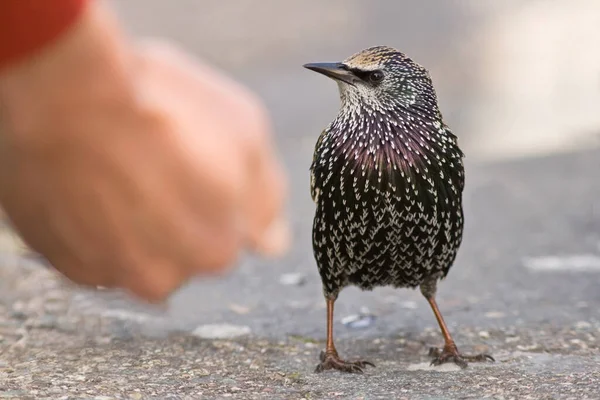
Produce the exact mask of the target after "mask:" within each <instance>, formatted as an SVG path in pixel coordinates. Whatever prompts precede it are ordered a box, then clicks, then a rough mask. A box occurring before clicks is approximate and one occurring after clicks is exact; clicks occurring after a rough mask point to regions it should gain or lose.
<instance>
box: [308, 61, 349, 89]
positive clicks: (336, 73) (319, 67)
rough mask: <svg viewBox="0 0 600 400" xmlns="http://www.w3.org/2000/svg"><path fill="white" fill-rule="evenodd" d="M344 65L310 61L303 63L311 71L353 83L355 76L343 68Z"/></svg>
mask: <svg viewBox="0 0 600 400" xmlns="http://www.w3.org/2000/svg"><path fill="white" fill-rule="evenodd" d="M343 67H344V65H343V64H342V63H310V64H304V68H307V69H310V70H312V71H315V72H318V73H320V74H323V75H325V76H328V77H330V78H331V79H334V80H337V81H343V82H346V83H349V84H351V85H353V84H354V83H353V82H354V79H355V76H354V74H353V73H352V72H350V71H348V70H347V69H345V68H343Z"/></svg>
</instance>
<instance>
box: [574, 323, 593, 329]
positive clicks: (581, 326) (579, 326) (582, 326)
mask: <svg viewBox="0 0 600 400" xmlns="http://www.w3.org/2000/svg"><path fill="white" fill-rule="evenodd" d="M591 327H592V324H590V323H589V322H587V321H579V322H577V323H576V324H575V329H580V330H585V329H590V328H591Z"/></svg>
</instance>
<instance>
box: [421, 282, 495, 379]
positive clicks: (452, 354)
mask: <svg viewBox="0 0 600 400" xmlns="http://www.w3.org/2000/svg"><path fill="white" fill-rule="evenodd" d="M436 288H437V277H435V278H430V279H427V280H426V281H425V282H423V283H422V284H421V293H423V296H425V298H426V299H427V301H428V302H429V305H430V306H431V309H432V310H433V314H434V315H435V319H436V320H437V322H438V324H439V325H440V330H441V331H442V335H443V336H444V348H443V349H442V350H440V349H438V348H436V347H432V348H430V349H429V356H431V357H433V360H432V361H431V364H432V365H441V364H444V363H447V362H454V363H455V364H456V365H458V366H460V367H461V368H466V367H467V361H471V362H482V361H488V360H489V361H495V360H494V358H493V357H492V356H490V355H488V354H476V355H465V354H461V353H460V352H459V351H458V348H457V347H456V343H454V339H452V335H450V331H449V330H448V327H447V326H446V322H444V318H443V317H442V313H441V312H440V310H439V308H438V305H437V302H436V301H435V292H436Z"/></svg>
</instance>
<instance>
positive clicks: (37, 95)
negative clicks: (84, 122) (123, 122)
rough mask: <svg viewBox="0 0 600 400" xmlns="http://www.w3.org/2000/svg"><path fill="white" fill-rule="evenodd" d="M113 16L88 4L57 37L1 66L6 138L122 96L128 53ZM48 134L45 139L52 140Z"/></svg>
mask: <svg viewBox="0 0 600 400" xmlns="http://www.w3.org/2000/svg"><path fill="white" fill-rule="evenodd" d="M130 53H131V51H130V49H129V45H128V43H127V40H126V37H125V35H124V34H123V33H122V32H121V30H120V29H119V26H118V23H117V21H116V19H115V17H114V15H113V14H112V13H111V12H110V10H107V9H106V8H105V7H104V6H102V5H101V4H99V3H97V2H93V3H91V4H89V5H88V6H87V7H86V9H85V10H83V13H82V15H81V16H80V17H79V19H78V21H76V22H75V23H74V24H73V26H71V27H69V28H68V30H67V31H66V32H64V33H63V34H62V35H61V37H59V38H57V39H56V40H55V41H54V42H53V43H50V44H48V45H47V46H45V47H44V48H43V49H40V51H38V52H37V53H36V54H35V55H32V56H30V57H26V58H24V59H22V60H20V61H19V62H17V63H14V64H12V65H10V66H9V67H7V68H4V69H2V70H0V122H1V123H2V124H3V125H4V127H5V129H4V132H3V134H4V135H13V136H14V135H16V136H17V137H11V138H10V139H12V140H16V141H19V140H21V139H23V140H30V139H32V140H35V139H37V138H33V137H31V135H35V134H37V133H38V132H39V131H40V128H42V130H43V131H46V130H47V127H46V128H45V127H44V126H43V125H42V126H40V124H47V123H48V122H50V121H55V120H56V119H57V118H61V117H62V118H65V117H69V115H70V117H73V118H76V117H77V115H78V114H77V113H78V111H82V109H83V108H85V107H86V106H87V105H88V104H90V102H93V101H97V100H98V99H102V98H104V99H106V100H109V99H112V100H114V101H120V100H122V99H123V97H125V96H127V94H128V93H129V92H131V89H130V88H128V87H127V86H128V85H129V86H131V85H132V79H128V78H129V76H128V75H130V74H132V72H133V71H132V68H131V67H132V65H131V64H132V59H131V58H132V57H131V56H130ZM51 139H52V138H44V140H51Z"/></svg>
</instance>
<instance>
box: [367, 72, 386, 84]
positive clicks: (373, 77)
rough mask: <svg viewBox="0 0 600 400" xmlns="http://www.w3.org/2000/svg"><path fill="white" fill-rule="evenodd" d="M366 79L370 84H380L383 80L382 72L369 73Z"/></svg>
mask: <svg viewBox="0 0 600 400" xmlns="http://www.w3.org/2000/svg"><path fill="white" fill-rule="evenodd" d="M368 78H369V81H370V82H372V83H378V82H381V81H382V80H383V72H381V71H373V72H371V73H369V76H368Z"/></svg>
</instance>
